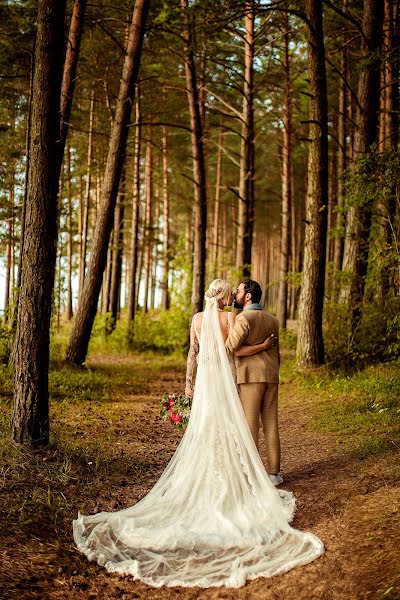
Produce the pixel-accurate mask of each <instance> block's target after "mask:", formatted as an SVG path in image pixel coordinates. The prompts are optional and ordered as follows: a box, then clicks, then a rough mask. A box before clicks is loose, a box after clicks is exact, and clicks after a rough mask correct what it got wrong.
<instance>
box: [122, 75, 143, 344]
mask: <svg viewBox="0 0 400 600" xmlns="http://www.w3.org/2000/svg"><path fill="white" fill-rule="evenodd" d="M136 94H137V98H136V133H135V156H134V163H133V182H132V226H131V239H130V260H131V262H130V286H129V296H128V311H127V313H128V314H127V323H126V325H127V339H128V344H132V342H133V331H132V324H133V321H134V319H135V314H136V307H137V298H136V297H137V285H136V282H137V271H138V249H139V243H138V242H139V240H138V237H139V216H140V158H141V140H142V117H141V111H140V89H139V86H137V90H136Z"/></svg>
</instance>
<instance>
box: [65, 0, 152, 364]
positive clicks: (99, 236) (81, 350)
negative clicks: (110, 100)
mask: <svg viewBox="0 0 400 600" xmlns="http://www.w3.org/2000/svg"><path fill="white" fill-rule="evenodd" d="M148 8H149V0H136V4H135V8H134V11H133V15H132V22H131V25H130V30H129V41H128V45H127V50H126V56H125V62H124V68H123V73H122V79H121V84H120V91H119V96H118V101H117V107H116V113H115V119H114V122H113V125H112V132H111V137H110V145H109V150H108V157H107V164H106V169H105V174H104V181H103V189H102V200H101V207H100V211H99V215H98V219H97V224H96V230H95V235H94V240H93V251H92V255H91V259H90V265H89V271H88V274H87V276H86V277H85V283H84V288H83V291H82V295H81V300H80V303H79V306H78V311H77V314H76V318H75V323H74V327H73V330H72V334H71V339H70V341H69V345H68V348H67V352H66V359H67V361H68V362H71V363H76V364H82V363H83V362H84V361H85V358H86V354H87V350H88V345H89V339H90V334H91V331H92V326H93V322H94V318H95V315H96V309H97V302H98V298H99V293H100V288H101V283H102V278H103V272H104V267H105V263H106V259H107V249H108V244H109V240H110V233H111V229H112V225H113V214H114V208H115V202H116V198H117V194H118V186H119V180H120V177H121V172H122V166H123V157H124V152H125V147H126V140H127V137H128V124H129V118H130V113H131V108H132V103H133V97H134V88H135V83H136V79H137V74H138V70H139V65H140V56H141V50H142V44H143V38H144V29H145V24H146V19H147V13H148Z"/></svg>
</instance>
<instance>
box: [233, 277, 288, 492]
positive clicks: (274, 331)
mask: <svg viewBox="0 0 400 600" xmlns="http://www.w3.org/2000/svg"><path fill="white" fill-rule="evenodd" d="M261 295H262V292H261V287H260V284H259V283H257V281H253V280H251V279H246V280H244V281H242V282H241V283H240V284H239V286H238V288H237V290H236V294H235V302H234V308H243V311H242V312H241V313H239V314H238V315H237V316H236V321H235V325H234V327H233V328H232V331H231V332H230V334H229V336H228V339H227V340H226V348H227V350H228V351H229V352H231V353H232V354H233V353H235V351H236V350H238V349H239V348H240V346H242V345H247V346H252V345H255V344H260V343H261V342H263V341H264V340H265V339H266V338H267V337H269V336H271V335H273V336H274V337H275V339H276V344H275V345H274V347H273V348H271V349H269V350H265V351H262V352H259V353H258V354H253V355H252V356H245V357H235V362H236V378H237V384H238V387H239V395H240V401H241V403H242V406H243V410H244V414H245V416H246V419H247V422H248V424H249V428H250V431H251V433H252V435H253V439H254V442H255V444H256V446H257V448H258V432H259V428H260V416H261V422H262V426H263V430H264V436H265V443H266V446H267V457H268V466H269V472H270V475H269V477H270V479H271V481H272V483H273V484H274V485H279V484H280V483H282V482H283V478H282V476H281V475H280V473H279V470H280V441H279V430H278V383H279V362H280V359H279V321H278V319H277V318H276V317H274V316H272V315H270V314H269V313H267V312H266V311H265V310H264V309H263V307H262V306H261V304H259V302H260V300H261Z"/></svg>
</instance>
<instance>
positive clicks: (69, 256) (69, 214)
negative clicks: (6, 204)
mask: <svg viewBox="0 0 400 600" xmlns="http://www.w3.org/2000/svg"><path fill="white" fill-rule="evenodd" d="M66 167H67V311H66V316H67V320H68V321H70V320H71V319H72V316H73V311H72V256H73V235H72V190H71V149H70V147H69V146H68V147H67V160H66Z"/></svg>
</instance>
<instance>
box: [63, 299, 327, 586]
mask: <svg viewBox="0 0 400 600" xmlns="http://www.w3.org/2000/svg"><path fill="white" fill-rule="evenodd" d="M293 512H294V497H293V495H292V494H291V493H290V492H284V491H282V492H280V493H278V492H277V490H276V489H275V487H274V486H273V485H272V483H271V482H270V480H269V478H268V476H267V474H266V472H265V469H264V466H263V464H262V462H261V459H260V456H259V454H258V451H257V449H256V447H255V445H254V442H253V438H252V436H251V433H250V431H249V428H248V426H247V422H246V420H245V417H244V414H243V409H242V407H241V404H240V400H239V397H238V394H237V390H236V386H235V383H234V381H233V377H232V373H231V370H230V366H229V362H228V358H227V355H226V352H225V346H224V344H223V339H222V334H221V331H220V327H219V321H218V314H217V309H216V304H215V301H213V300H212V299H211V300H208V301H207V306H206V310H205V313H204V317H203V323H202V332H201V344H200V353H199V363H198V370H197V378H196V387H195V393H194V398H193V406H192V412H191V416H190V421H189V425H188V427H187V430H186V432H185V435H184V436H183V438H182V440H181V443H180V444H179V446H178V448H177V450H176V452H175V454H174V456H173V457H172V459H171V461H170V462H169V464H168V466H167V468H166V469H165V471H164V473H163V474H162V476H161V477H160V479H159V480H158V482H157V483H156V485H155V486H154V487H153V488H152V490H151V491H150V492H149V493H148V494H147V496H145V497H144V498H143V499H142V500H140V501H139V502H138V503H137V504H136V505H134V506H132V507H129V508H127V509H125V510H121V511H119V512H116V513H107V512H103V513H99V514H97V515H91V516H83V515H79V516H78V519H77V520H75V521H74V524H73V525H74V539H75V543H76V545H77V547H78V548H79V550H80V551H81V552H83V553H84V554H85V555H86V556H87V557H88V558H89V560H96V561H97V562H98V563H99V564H100V565H103V566H104V567H105V568H106V569H107V570H108V571H110V572H118V573H124V574H130V575H132V576H133V577H134V578H136V579H140V580H142V581H143V582H145V583H147V584H149V585H152V586H154V587H161V586H184V587H191V586H199V587H216V586H226V587H240V586H242V585H244V584H245V582H246V580H249V579H255V578H256V577H260V576H263V577H270V576H272V575H276V574H278V573H283V572H285V571H288V570H289V569H291V568H292V567H295V566H298V565H303V564H306V563H308V562H310V561H312V560H314V559H315V558H317V557H318V556H320V555H321V554H323V551H324V549H323V544H322V542H321V540H319V538H317V537H316V536H315V535H313V534H312V533H308V532H300V531H298V530H296V529H293V528H292V527H291V526H290V525H289V521H290V519H291V518H292V516H293Z"/></svg>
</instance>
